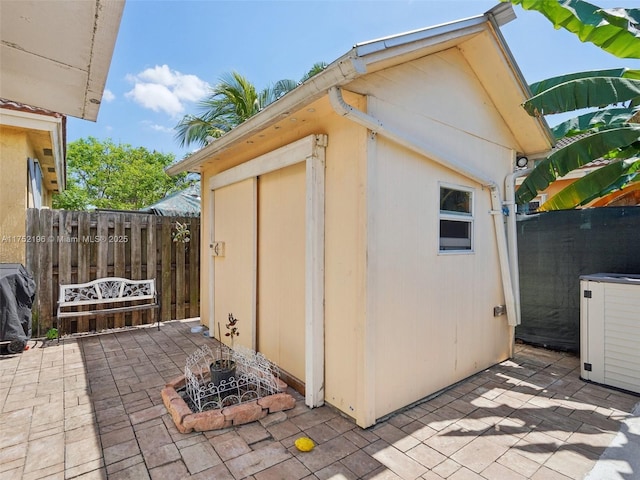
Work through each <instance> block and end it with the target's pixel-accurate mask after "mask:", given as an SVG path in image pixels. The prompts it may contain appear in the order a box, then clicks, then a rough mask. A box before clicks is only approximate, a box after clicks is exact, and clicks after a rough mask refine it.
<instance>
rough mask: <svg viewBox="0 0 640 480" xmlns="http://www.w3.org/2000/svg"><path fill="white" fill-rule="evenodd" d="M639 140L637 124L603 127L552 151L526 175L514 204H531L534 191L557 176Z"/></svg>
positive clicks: (639, 134)
mask: <svg viewBox="0 0 640 480" xmlns="http://www.w3.org/2000/svg"><path fill="white" fill-rule="evenodd" d="M639 140H640V125H634V124H630V125H625V126H622V127H613V128H603V129H601V130H599V131H597V132H595V133H594V134H592V135H589V136H588V137H585V138H581V139H580V140H576V141H575V142H573V143H571V144H569V145H567V146H566V147H564V148H560V149H558V150H557V151H555V152H553V153H552V154H551V155H549V156H548V157H547V158H545V159H544V160H541V161H540V162H539V163H538V164H536V166H535V167H534V169H533V171H532V172H531V173H530V174H529V175H527V178H525V180H524V182H522V185H520V188H518V191H517V192H516V202H517V203H518V204H520V205H521V204H524V203H527V202H529V201H531V200H532V199H533V198H535V196H536V195H537V194H538V192H540V191H542V190H544V189H545V188H547V187H548V186H549V184H550V183H551V182H553V181H555V180H556V179H557V178H558V177H563V176H564V175H566V174H567V173H569V172H570V171H572V170H575V169H576V168H579V167H581V166H583V165H585V164H587V163H589V162H592V161H594V160H596V159H598V158H600V157H602V156H603V155H605V154H606V153H608V152H610V151H612V150H615V149H620V148H624V147H627V146H628V145H631V144H633V143H634V142H637V141H639Z"/></svg>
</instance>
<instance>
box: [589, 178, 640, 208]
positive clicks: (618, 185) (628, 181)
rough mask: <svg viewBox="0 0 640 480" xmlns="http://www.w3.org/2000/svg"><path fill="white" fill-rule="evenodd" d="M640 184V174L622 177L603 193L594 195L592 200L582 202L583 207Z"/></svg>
mask: <svg viewBox="0 0 640 480" xmlns="http://www.w3.org/2000/svg"><path fill="white" fill-rule="evenodd" d="M638 182H640V172H634V173H631V174H629V175H626V176H622V177H620V179H619V180H617V181H615V182H613V183H612V184H611V185H609V186H608V187H607V188H606V189H605V190H603V191H602V192H599V194H597V195H593V196H592V197H591V198H587V199H585V201H584V202H582V205H586V204H587V203H589V202H591V201H592V200H595V199H596V198H600V197H604V196H605V195H609V194H610V193H611V192H614V191H616V190H622V189H623V188H625V187H628V186H629V185H633V184H636V183H638Z"/></svg>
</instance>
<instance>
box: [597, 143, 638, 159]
mask: <svg viewBox="0 0 640 480" xmlns="http://www.w3.org/2000/svg"><path fill="white" fill-rule="evenodd" d="M639 155H640V141H639V142H633V143H632V144H630V145H627V146H626V147H622V148H616V149H615V150H611V151H610V152H608V153H606V154H604V155H603V156H602V158H604V159H606V160H626V159H628V158H632V157H637V156H639Z"/></svg>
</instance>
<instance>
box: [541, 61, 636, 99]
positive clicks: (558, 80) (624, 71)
mask: <svg viewBox="0 0 640 480" xmlns="http://www.w3.org/2000/svg"><path fill="white" fill-rule="evenodd" d="M595 77H614V78H630V79H632V80H640V70H632V69H629V68H624V67H621V68H608V69H606V70H587V71H585V72H574V73H565V74H563V75H558V76H557V77H551V78H546V79H544V80H540V81H539V82H535V83H532V84H531V85H529V89H530V90H531V94H532V95H538V94H539V93H542V92H544V91H545V90H549V89H550V88H553V87H555V86H557V85H560V84H562V83H566V82H570V81H571V80H580V79H582V78H595Z"/></svg>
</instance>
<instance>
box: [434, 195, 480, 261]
mask: <svg viewBox="0 0 640 480" xmlns="http://www.w3.org/2000/svg"><path fill="white" fill-rule="evenodd" d="M472 240H473V191H472V190H470V189H464V188H460V187H449V186H441V187H440V251H441V252H445V251H446V252H455V251H462V252H469V251H471V250H472V249H473V241H472Z"/></svg>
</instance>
